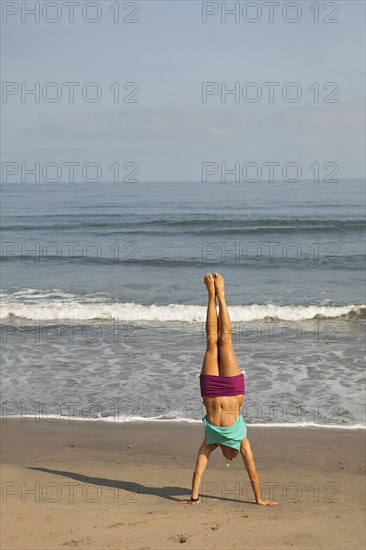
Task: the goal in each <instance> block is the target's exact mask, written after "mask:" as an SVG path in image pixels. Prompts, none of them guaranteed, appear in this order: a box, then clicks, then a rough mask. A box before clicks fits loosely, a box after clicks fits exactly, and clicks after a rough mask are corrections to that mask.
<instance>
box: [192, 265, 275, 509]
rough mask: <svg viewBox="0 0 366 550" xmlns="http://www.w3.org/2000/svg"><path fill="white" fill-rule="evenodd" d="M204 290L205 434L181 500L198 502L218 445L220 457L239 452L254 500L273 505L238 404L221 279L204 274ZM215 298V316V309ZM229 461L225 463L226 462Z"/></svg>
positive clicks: (239, 382) (239, 385) (239, 386)
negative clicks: (188, 497)
mask: <svg viewBox="0 0 366 550" xmlns="http://www.w3.org/2000/svg"><path fill="white" fill-rule="evenodd" d="M204 282H205V285H206V287H207V290H208V306H207V317H206V334H207V348H206V353H205V357H204V360H203V365H202V371H201V375H200V386H201V395H202V399H203V403H204V405H205V407H206V411H207V414H206V416H204V417H203V419H202V420H203V422H204V424H205V438H204V440H203V442H202V445H201V447H200V449H199V451H198V455H197V462H196V468H195V471H194V474H193V480H192V496H191V500H183V501H181V504H199V502H200V500H199V497H198V490H199V486H200V483H201V478H202V475H203V472H204V471H205V469H206V466H207V464H208V460H209V457H210V454H211V453H212V451H214V450H215V449H217V447H220V449H221V452H222V454H223V455H224V457H225V458H226V459H227V460H229V461H231V460H232V459H233V458H235V457H236V456H237V455H238V453H239V452H240V454H241V456H242V458H243V461H244V465H245V468H246V470H247V472H248V475H249V478H250V482H251V485H252V488H253V492H254V495H255V500H256V502H257V504H264V505H268V506H276V505H277V504H278V503H277V502H275V501H272V500H267V499H264V498H262V497H261V493H260V481H259V477H258V474H257V471H256V467H255V464H254V458H253V454H252V450H251V447H250V443H249V440H248V437H247V435H246V434H247V427H246V424H245V420H244V418H243V415H242V414H241V413H240V407H241V406H242V404H243V399H244V375H243V374H242V372H241V370H240V368H239V365H238V362H237V360H236V356H235V352H234V349H233V346H232V338H231V332H232V330H231V321H230V317H229V312H228V310H227V306H226V301H225V290H224V279H223V278H222V277H221V275H219V274H218V273H215V274H214V275H213V276H212V275H210V274H208V275H206V276H205V278H204ZM216 298H217V299H218V302H219V316H218V317H217V311H216ZM228 464H229V463H228Z"/></svg>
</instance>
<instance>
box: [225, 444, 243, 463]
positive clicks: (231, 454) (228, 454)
mask: <svg viewBox="0 0 366 550" xmlns="http://www.w3.org/2000/svg"><path fill="white" fill-rule="evenodd" d="M220 447H221V451H222V454H223V455H224V457H225V458H226V459H227V460H232V459H233V458H235V457H236V456H237V455H238V453H239V451H237V450H236V449H233V448H232V447H228V446H227V445H222V444H220Z"/></svg>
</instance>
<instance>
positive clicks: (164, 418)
mask: <svg viewBox="0 0 366 550" xmlns="http://www.w3.org/2000/svg"><path fill="white" fill-rule="evenodd" d="M3 418H6V419H9V418H22V420H23V421H26V419H27V418H29V419H31V420H34V419H35V418H37V420H39V419H42V416H40V415H39V413H38V412H37V413H34V414H32V413H28V414H15V415H11V416H5V417H3ZM43 418H44V419H45V420H46V421H47V422H50V423H52V422H53V423H55V422H58V421H63V422H69V423H72V422H113V423H117V424H122V423H123V424H125V423H126V422H129V423H143V422H159V423H162V422H175V423H182V424H184V423H189V424H202V420H196V419H193V418H186V417H182V416H178V417H173V416H172V415H160V416H152V417H145V416H131V417H128V416H126V417H124V416H122V415H121V418H119V419H117V420H116V417H115V416H104V417H103V416H98V417H96V418H85V417H83V416H80V417H78V416H73V417H69V416H60V415H56V414H47V416H45V417H43ZM247 426H248V427H251V428H328V429H338V430H366V427H365V425H363V424H320V423H317V422H296V423H290V422H289V423H284V422H282V423H281V422H272V423H271V422H268V424H264V423H253V424H251V423H250V422H247Z"/></svg>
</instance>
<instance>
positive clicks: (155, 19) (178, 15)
mask: <svg viewBox="0 0 366 550" xmlns="http://www.w3.org/2000/svg"><path fill="white" fill-rule="evenodd" d="M56 3H57V4H58V7H59V12H58V13H59V17H60V20H59V21H57V22H55V23H50V22H47V21H45V17H46V18H47V17H48V18H49V19H52V18H55V16H56V13H57V12H56V8H55V6H52V4H56ZM1 4H2V10H3V13H2V81H3V89H2V119H3V125H2V138H3V140H2V143H3V145H2V148H3V153H2V162H3V168H4V162H14V163H18V164H20V163H21V162H24V163H25V166H26V167H27V168H28V167H29V168H32V166H33V165H34V163H35V162H39V163H40V165H41V167H43V166H44V165H45V164H46V163H48V162H57V163H58V164H59V165H60V166H61V167H63V168H62V181H67V178H68V174H69V172H68V171H67V169H66V168H64V164H63V163H70V162H78V163H80V165H81V166H84V165H85V164H86V163H88V162H95V163H98V164H99V165H100V167H101V173H102V177H101V181H112V180H113V176H112V170H111V169H110V168H109V167H110V166H111V165H113V164H114V163H119V164H120V166H121V178H122V179H123V177H125V175H126V174H127V173H130V172H131V170H132V168H130V165H129V167H126V168H125V170H123V166H124V165H125V164H126V163H129V162H131V163H136V165H138V168H139V170H138V173H137V175H136V176H135V177H137V178H138V179H140V180H145V181H156V180H161V181H169V180H170V181H184V180H195V181H196V180H197V181H199V180H201V174H202V163H204V162H210V163H213V165H217V166H220V165H221V163H226V166H227V168H228V169H230V168H232V167H233V166H234V164H235V163H240V167H242V166H244V165H246V164H247V163H257V165H259V166H261V167H263V166H265V165H263V163H268V162H278V163H280V168H279V170H281V169H282V167H283V165H285V164H286V163H292V162H296V163H298V165H299V166H300V167H301V169H302V174H303V176H302V178H303V179H311V178H312V174H313V172H312V171H311V170H310V169H309V166H311V165H314V163H317V162H318V163H319V166H320V178H321V179H322V177H324V176H326V175H327V174H328V175H329V174H330V173H331V166H333V164H332V165H327V168H324V165H326V164H327V163H334V164H336V165H338V166H339V173H338V176H340V177H359V176H363V175H364V153H363V150H364V146H365V143H364V101H363V97H364V93H365V85H364V84H365V80H364V78H365V75H364V72H363V63H364V61H365V59H364V57H365V55H364V38H365V37H364V11H365V9H364V8H365V5H364V2H363V1H348V0H347V1H341V2H339V1H337V2H314V1H311V2H308V1H298V2H292V3H291V2H270V4H278V5H276V6H274V8H273V9H274V21H273V22H269V9H270V8H269V7H268V6H266V5H265V4H266V3H265V2H251V3H250V4H252V5H251V6H249V3H248V2H226V3H223V4H224V5H226V7H227V9H232V8H234V7H235V4H237V6H238V8H239V10H240V11H239V13H238V15H237V17H238V18H239V21H238V22H235V16H234V15H229V14H228V15H227V20H226V22H222V20H221V19H222V17H223V16H224V15H225V14H224V13H223V12H221V11H220V9H221V4H222V2H208V3H204V2H199V1H195V0H193V1H187V0H185V1H171V0H167V1H161V2H155V1H139V2H117V1H109V0H104V1H100V0H99V1H97V2H83V1H80V2H78V3H76V2H75V20H74V22H73V23H70V22H69V10H68V8H67V5H66V4H67V2H63V1H59V2H47V1H45V2H44V1H43V2H42V1H41V2H40V6H41V7H42V8H44V6H45V5H46V4H48V5H49V6H48V8H47V12H46V13H45V14H44V15H43V16H42V13H41V16H40V22H39V23H36V22H34V16H31V15H29V14H25V13H24V12H23V13H21V4H24V2H5V1H2V2H1ZM25 4H26V6H27V8H28V9H31V8H32V7H33V8H34V6H35V4H36V2H26V3H25ZM77 4H78V5H77ZM86 4H89V7H88V9H87V11H86V12H85V13H86V17H89V19H93V18H94V17H95V15H96V14H97V9H96V7H95V6H94V7H93V5H92V4H96V5H97V8H98V9H99V12H100V20H99V21H97V22H95V23H90V22H87V21H85V20H84V19H83V17H82V14H81V8H82V7H83V8H84V9H86V7H87V6H86ZM117 4H119V8H120V21H119V22H114V21H113V16H114V15H113V14H114V13H115V12H113V11H112V9H111V7H112V8H113V7H114V8H113V9H114V10H115V9H116V6H117ZM285 4H287V8H286V9H287V11H284V13H283V14H282V12H283V10H284V6H285ZM290 4H292V7H291V5H290ZM136 6H138V11H137V9H136ZM314 6H315V8H314ZM311 7H312V8H311ZM317 7H318V8H319V22H314V17H315V12H314V9H316V8H317ZM17 8H18V12H17V13H15V14H13V15H12V14H10V12H12V11H15V10H16V9H17ZM205 10H206V11H216V10H217V13H214V14H212V15H208V16H207V22H206V23H204V22H203V21H202V13H203V11H205ZM300 10H301V13H300ZM134 11H136V13H135V14H134V15H133V12H134ZM260 12H261V13H260ZM7 13H8V14H9V15H6V14H7ZM129 14H131V15H129ZM22 16H23V19H25V20H24V22H22V21H21V17H22ZM255 16H257V18H258V21H257V22H249V21H247V20H246V19H251V20H254V18H255ZM296 16H297V17H298V21H297V22H292V23H290V22H288V21H286V20H285V17H287V18H288V19H294V18H295V17H296ZM123 18H127V19H135V20H137V22H135V23H129V22H123ZM324 19H329V20H330V19H333V20H334V19H338V20H339V22H336V23H330V22H328V23H326V22H325V21H324ZM36 82H38V83H39V86H40V89H41V94H40V101H39V102H35V99H34V96H29V95H28V96H25V99H24V97H23V100H22V95H21V89H22V86H23V88H27V89H31V88H34V87H35V83H36ZM50 82H54V83H57V85H58V92H59V94H60V100H59V101H56V102H50V101H47V100H46V99H45V98H44V97H43V96H42V90H44V94H47V93H48V98H49V99H52V98H53V97H54V96H55V93H56V87H54V86H51V87H48V88H47V86H46V87H45V88H44V86H45V85H47V84H48V83H50ZM65 82H78V83H80V86H78V87H76V88H75V101H74V103H71V102H70V101H69V88H68V87H67V85H65V84H64V83H65ZM91 82H93V83H96V84H97V87H95V86H94V85H93V86H89V87H88V83H91ZM131 82H132V83H135V84H133V85H131V84H130V85H129V86H128V87H127V89H126V90H124V89H123V86H124V85H125V84H126V83H131ZM204 82H209V83H216V84H212V85H211V87H210V90H212V94H211V95H208V96H207V101H206V102H203V100H202V86H203V84H202V83H204ZM269 82H276V83H278V85H276V86H275V87H274V100H273V102H271V101H269V90H270V86H269V85H268V84H267V85H265V84H264V83H269ZM289 82H295V83H296V86H294V85H291V86H289V87H287V88H286V85H287V84H288V83H289ZM12 83H13V84H12ZM22 83H23V85H22ZM114 83H119V90H120V101H119V103H118V102H115V101H114V93H115V91H116V89H117V85H116V84H114ZM235 83H238V84H236V86H237V90H239V96H237V97H235V95H234V94H230V95H226V96H225V95H223V97H221V93H220V92H221V91H223V92H225V86H226V88H227V89H233V88H234V87H235ZM248 83H256V84H255V85H253V84H252V85H250V86H248ZM314 83H318V84H315V85H314ZM327 83H335V84H327ZM85 85H86V87H85ZM324 86H326V89H324ZM110 87H113V89H110ZM309 87H312V89H309ZM97 88H98V89H99V91H100V92H101V93H102V95H101V97H100V99H99V100H98V101H95V102H88V101H87V100H86V99H85V98H83V96H82V94H81V89H84V96H85V93H86V94H88V93H89V98H90V99H93V97H94V95H95V92H96V90H97ZM317 89H318V93H317ZM136 90H137V92H136V93H135V95H133V92H135V91H136ZM286 90H287V92H286ZM286 93H287V94H288V95H287V97H288V99H287V100H285V99H284V98H283V94H286ZM128 94H130V96H129V97H130V99H135V100H136V99H137V100H138V102H123V99H124V98H125V97H126V96H128ZM255 94H262V95H261V97H260V95H258V101H256V102H253V98H254V96H255ZM295 94H299V96H298V97H299V98H300V99H299V101H297V102H291V101H290V100H289V99H292V98H294V97H295ZM300 96H301V97H300ZM285 97H286V95H285ZM315 97H316V98H317V100H316V101H315V99H314V98H315ZM235 99H237V100H238V101H235ZM329 100H333V101H334V100H338V102H329ZM134 166H135V165H134ZM75 170H76V171H75V174H76V177H75V179H76V180H77V181H79V180H82V173H81V169H80V168H79V167H77V168H76V169H75ZM265 170H266V169H265V168H264V172H263V173H267V172H265ZM276 170H277V168H276ZM220 173H221V172H219V173H218V175H217V176H216V179H220ZM52 174H54V173H53V172H52V171H51V172H49V175H50V177H52ZM90 174H91V172H90ZM276 174H277V175H278V179H281V173H280V171H279V172H276ZM78 176H79V177H78ZM17 177H18V179H20V177H21V176H20V175H19V174H18V176H8V181H16V178H17ZM91 177H92V176H91ZM3 179H4V178H3ZM276 179H277V178H276ZM28 181H31V178H29V180H28Z"/></svg>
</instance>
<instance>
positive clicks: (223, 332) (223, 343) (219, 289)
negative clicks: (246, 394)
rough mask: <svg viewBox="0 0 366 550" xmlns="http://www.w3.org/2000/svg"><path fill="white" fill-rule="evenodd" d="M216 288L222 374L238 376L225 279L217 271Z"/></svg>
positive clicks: (238, 369) (239, 371) (239, 372)
mask: <svg viewBox="0 0 366 550" xmlns="http://www.w3.org/2000/svg"><path fill="white" fill-rule="evenodd" d="M215 290H216V296H217V298H218V301H219V324H220V336H219V358H220V359H219V361H220V376H237V375H238V374H241V370H240V367H239V365H238V361H237V359H236V355H235V351H234V348H233V344H232V327H231V319H230V316H229V312H228V309H227V306H226V300H225V290H224V279H223V278H222V277H221V275H219V274H218V273H215Z"/></svg>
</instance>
